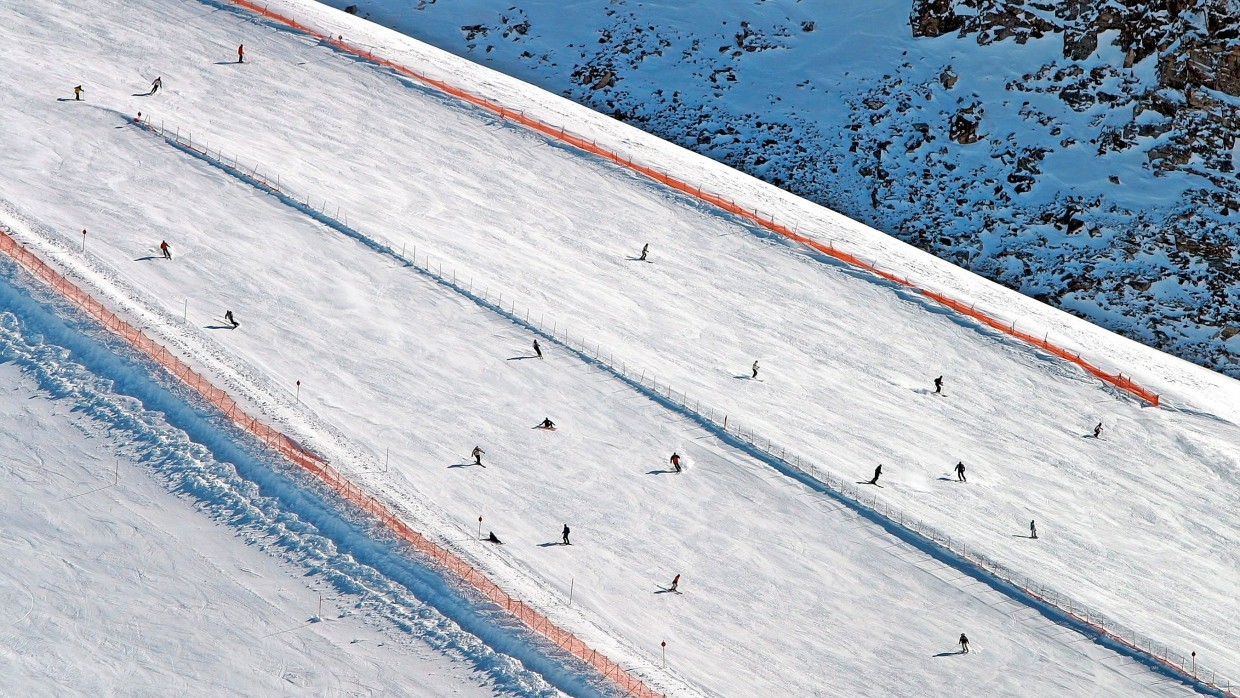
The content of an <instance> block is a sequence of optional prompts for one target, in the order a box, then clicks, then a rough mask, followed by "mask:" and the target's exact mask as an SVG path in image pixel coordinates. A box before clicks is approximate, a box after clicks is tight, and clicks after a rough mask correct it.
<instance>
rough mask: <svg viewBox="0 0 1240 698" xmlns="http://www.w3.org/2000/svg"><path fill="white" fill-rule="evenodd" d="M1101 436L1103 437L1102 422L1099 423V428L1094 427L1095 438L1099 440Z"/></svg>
mask: <svg viewBox="0 0 1240 698" xmlns="http://www.w3.org/2000/svg"><path fill="white" fill-rule="evenodd" d="M1101 436H1102V422H1098V426H1096V427H1094V438H1095V439H1097V438H1099V437H1101Z"/></svg>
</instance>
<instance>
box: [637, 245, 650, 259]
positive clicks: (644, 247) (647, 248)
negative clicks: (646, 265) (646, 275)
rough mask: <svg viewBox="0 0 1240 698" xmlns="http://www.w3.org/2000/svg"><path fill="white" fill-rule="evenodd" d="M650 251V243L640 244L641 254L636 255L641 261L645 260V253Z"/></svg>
mask: <svg viewBox="0 0 1240 698" xmlns="http://www.w3.org/2000/svg"><path fill="white" fill-rule="evenodd" d="M649 251H650V243H646V244H644V245H642V256H641V257H638V259H640V260H641V261H643V262H644V261H646V253H647V252H649Z"/></svg>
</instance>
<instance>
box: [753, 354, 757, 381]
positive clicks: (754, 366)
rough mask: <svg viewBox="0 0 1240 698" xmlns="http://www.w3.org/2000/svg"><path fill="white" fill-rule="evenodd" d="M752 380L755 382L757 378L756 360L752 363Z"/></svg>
mask: <svg viewBox="0 0 1240 698" xmlns="http://www.w3.org/2000/svg"><path fill="white" fill-rule="evenodd" d="M753 378H754V380H757V378H758V361H757V359H755V360H754V362H753Z"/></svg>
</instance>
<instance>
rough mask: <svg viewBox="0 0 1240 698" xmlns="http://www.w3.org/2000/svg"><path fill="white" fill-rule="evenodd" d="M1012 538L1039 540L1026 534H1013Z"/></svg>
mask: <svg viewBox="0 0 1240 698" xmlns="http://www.w3.org/2000/svg"><path fill="white" fill-rule="evenodd" d="M1012 537H1013V538H1028V539H1029V540H1037V539H1036V538H1034V537H1033V536H1030V535H1026V534H1024V533H1013V534H1012Z"/></svg>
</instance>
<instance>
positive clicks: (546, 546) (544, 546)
mask: <svg viewBox="0 0 1240 698" xmlns="http://www.w3.org/2000/svg"><path fill="white" fill-rule="evenodd" d="M557 545H564V544H563V543H556V542H554V541H552V542H550V543H539V544H538V547H540V548H553V547H555V546H557Z"/></svg>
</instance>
